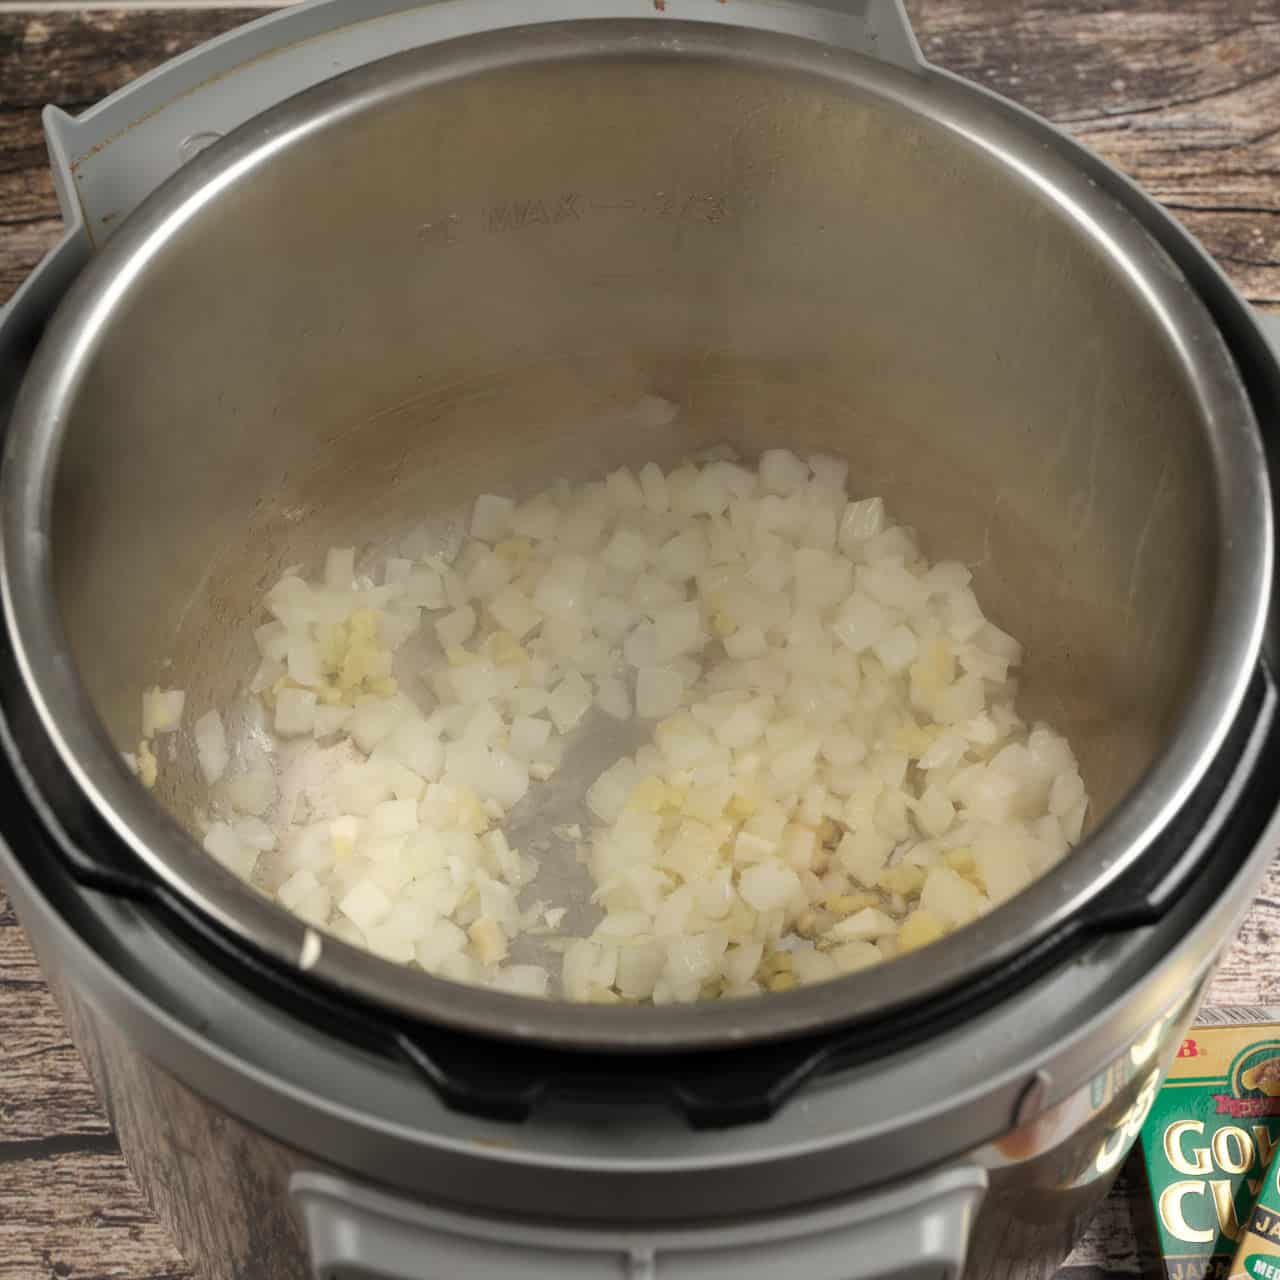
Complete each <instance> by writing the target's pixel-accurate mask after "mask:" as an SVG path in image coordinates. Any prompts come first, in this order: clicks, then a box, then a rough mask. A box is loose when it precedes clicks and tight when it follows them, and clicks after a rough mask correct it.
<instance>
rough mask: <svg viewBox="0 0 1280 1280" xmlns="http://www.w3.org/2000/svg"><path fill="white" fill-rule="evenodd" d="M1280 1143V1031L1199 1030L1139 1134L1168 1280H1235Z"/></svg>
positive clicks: (1258, 1279)
mask: <svg viewBox="0 0 1280 1280" xmlns="http://www.w3.org/2000/svg"><path fill="white" fill-rule="evenodd" d="M1269 1012H1270V1011H1269ZM1278 1143H1280V1024H1277V1023H1275V1022H1272V1023H1264V1024H1257V1023H1253V1024H1245V1025H1230V1026H1221V1025H1220V1026H1200V1025H1197V1026H1195V1027H1192V1028H1191V1030H1190V1031H1188V1033H1187V1036H1186V1039H1185V1040H1183V1042H1182V1045H1181V1047H1180V1048H1179V1050H1178V1056H1177V1057H1176V1058H1175V1059H1174V1062H1173V1066H1172V1068H1171V1069H1170V1072H1169V1078H1168V1079H1167V1080H1166V1081H1165V1084H1164V1086H1163V1087H1162V1088H1161V1090H1160V1092H1159V1093H1158V1094H1157V1095H1156V1099H1155V1102H1154V1103H1153V1105H1152V1108H1151V1113H1150V1115H1148V1117H1147V1120H1146V1123H1145V1124H1144V1125H1143V1128H1142V1153H1143V1156H1144V1159H1145V1163H1146V1167H1147V1178H1148V1183H1149V1186H1150V1191H1151V1201H1152V1208H1153V1210H1154V1217H1155V1229H1156V1235H1157V1238H1158V1243H1159V1247H1160V1252H1161V1255H1162V1257H1163V1262H1164V1269H1165V1274H1166V1276H1167V1277H1168V1280H1206V1278H1207V1280H1227V1277H1228V1276H1230V1275H1231V1274H1233V1268H1232V1262H1233V1259H1234V1258H1235V1255H1236V1252H1237V1246H1238V1245H1239V1244H1240V1241H1241V1238H1242V1237H1243V1235H1244V1230H1243V1224H1245V1223H1248V1222H1249V1221H1250V1216H1251V1214H1252V1213H1253V1209H1254V1204H1255V1202H1256V1201H1257V1198H1258V1195H1259V1193H1260V1192H1261V1190H1262V1185H1263V1181H1264V1179H1265V1178H1266V1174H1267V1170H1268V1168H1269V1166H1270V1165H1271V1159H1272V1155H1273V1153H1274V1152H1275V1149H1276V1147H1277V1144H1278ZM1278 1232H1280V1228H1278ZM1269 1261H1270V1260H1269ZM1274 1262H1275V1263H1280V1258H1277V1259H1275V1260H1274ZM1252 1280H1280V1266H1277V1270H1276V1274H1275V1275H1274V1276H1273V1275H1271V1274H1270V1273H1267V1274H1265V1275H1263V1274H1259V1275H1258V1276H1254V1277H1253V1278H1252Z"/></svg>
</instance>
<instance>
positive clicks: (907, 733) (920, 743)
mask: <svg viewBox="0 0 1280 1280" xmlns="http://www.w3.org/2000/svg"><path fill="white" fill-rule="evenodd" d="M937 736H938V730H937V729H936V728H929V729H924V728H921V727H919V726H918V725H914V724H905V725H903V726H902V728H900V729H899V730H898V731H897V732H896V733H895V734H894V735H893V736H892V737H891V738H890V740H889V741H890V745H891V746H892V747H893V749H894V750H895V751H901V752H902V754H903V755H905V756H908V757H910V759H912V760H919V759H920V757H921V756H922V755H924V753H925V752H926V751H928V750H929V748H930V747H931V746H933V743H934V739H936V738H937Z"/></svg>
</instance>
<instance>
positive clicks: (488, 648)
mask: <svg viewBox="0 0 1280 1280" xmlns="http://www.w3.org/2000/svg"><path fill="white" fill-rule="evenodd" d="M484 647H485V653H486V654H487V655H488V658H489V661H490V662H492V663H493V664H494V666H497V667H523V666H525V665H526V664H527V663H528V661H529V655H528V653H527V652H526V651H525V648H524V646H523V645H522V644H521V643H520V641H519V640H517V639H516V638H515V636H513V635H512V634H511V632H510V631H495V632H494V633H493V635H491V636H490V637H489V639H488V640H487V641H485V646H484Z"/></svg>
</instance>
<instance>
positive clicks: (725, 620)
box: [711, 609, 738, 640]
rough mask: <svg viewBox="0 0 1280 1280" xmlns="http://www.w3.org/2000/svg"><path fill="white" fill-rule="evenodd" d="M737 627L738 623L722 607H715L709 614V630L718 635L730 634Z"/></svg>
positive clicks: (722, 637) (723, 636)
mask: <svg viewBox="0 0 1280 1280" xmlns="http://www.w3.org/2000/svg"><path fill="white" fill-rule="evenodd" d="M737 629H738V624H737V623H736V622H734V620H733V619H732V618H731V617H730V616H729V615H728V614H727V613H725V611H724V610H723V609H717V610H716V611H715V612H714V613H713V614H712V615H711V630H712V631H714V632H715V634H716V635H718V636H719V637H720V639H721V640H723V639H724V638H725V636H731V635H733V633H734V632H735V631H737Z"/></svg>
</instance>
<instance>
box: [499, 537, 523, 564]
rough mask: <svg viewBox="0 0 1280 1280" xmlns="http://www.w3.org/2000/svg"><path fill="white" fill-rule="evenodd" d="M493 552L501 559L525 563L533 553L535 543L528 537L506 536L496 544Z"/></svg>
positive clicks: (512, 562) (513, 562)
mask: <svg viewBox="0 0 1280 1280" xmlns="http://www.w3.org/2000/svg"><path fill="white" fill-rule="evenodd" d="M493 554H494V555H495V556H497V557H498V558H499V559H500V560H507V561H509V562H510V563H511V564H517V565H523V564H524V563H525V562H526V561H527V560H528V559H529V557H530V556H531V555H533V543H532V542H530V541H529V539H528V538H505V539H503V541H501V542H499V543H497V544H495V546H494V548H493Z"/></svg>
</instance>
